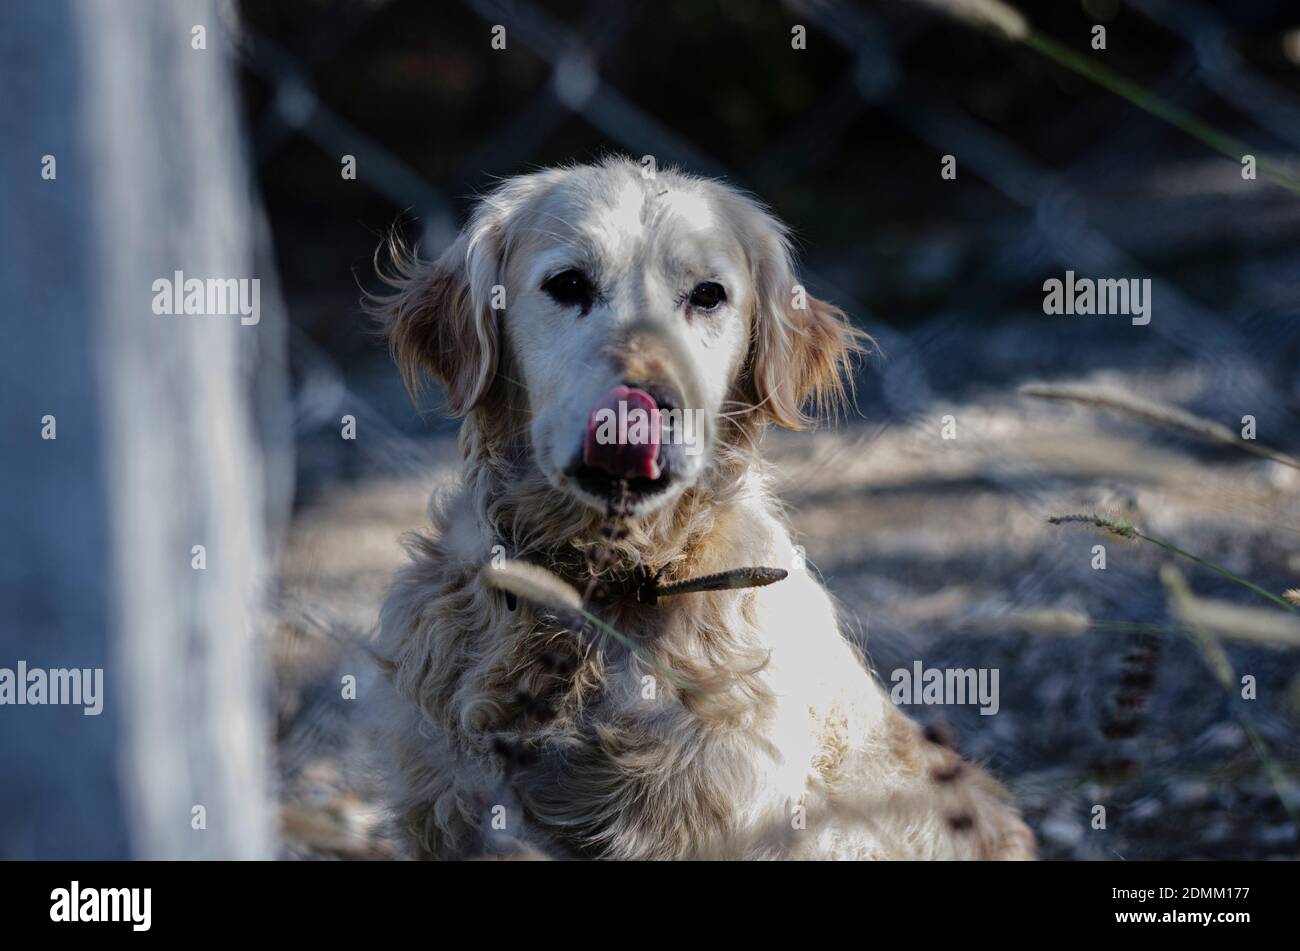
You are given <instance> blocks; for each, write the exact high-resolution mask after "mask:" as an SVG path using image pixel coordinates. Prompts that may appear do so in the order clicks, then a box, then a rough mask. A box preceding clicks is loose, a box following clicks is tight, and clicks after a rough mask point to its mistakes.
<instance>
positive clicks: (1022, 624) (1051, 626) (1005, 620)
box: [962, 608, 1092, 637]
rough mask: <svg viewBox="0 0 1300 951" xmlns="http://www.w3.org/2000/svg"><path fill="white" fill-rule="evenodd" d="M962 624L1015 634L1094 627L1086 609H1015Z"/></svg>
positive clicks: (1077, 631) (1071, 633) (1068, 632)
mask: <svg viewBox="0 0 1300 951" xmlns="http://www.w3.org/2000/svg"><path fill="white" fill-rule="evenodd" d="M962 627H963V628H964V629H966V630H968V631H976V632H997V633H1012V634H1035V635H1037V634H1045V635H1051V634H1056V635H1061V636H1064V637H1074V636H1076V635H1079V634H1083V633H1084V632H1085V631H1087V630H1088V628H1090V627H1092V618H1091V617H1089V616H1088V615H1087V614H1085V613H1084V612H1082V611H1066V610H1056V609H1050V608H1049V609H1044V610H1034V611H1012V612H1010V613H1008V614H1002V615H998V616H996V617H981V618H972V619H971V620H969V621H967V622H966V623H965V624H963V625H962Z"/></svg>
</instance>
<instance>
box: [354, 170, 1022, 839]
mask: <svg viewBox="0 0 1300 951" xmlns="http://www.w3.org/2000/svg"><path fill="white" fill-rule="evenodd" d="M392 250H393V253H394V254H395V255H396V261H397V264H396V267H395V273H389V274H386V275H385V276H386V279H387V281H388V283H389V284H390V285H391V286H392V288H393V293H392V294H391V295H388V296H385V297H383V298H380V299H377V300H375V301H372V305H373V310H374V312H375V313H376V314H377V315H378V316H379V317H380V319H381V321H382V323H383V327H384V330H385V332H386V334H387V336H388V339H389V342H390V345H391V349H392V353H393V356H394V358H395V361H396V363H397V365H398V367H399V368H400V370H401V373H402V375H403V378H404V379H405V381H406V383H407V385H408V388H410V389H411V390H412V391H413V393H417V392H418V390H419V389H420V386H421V383H422V382H423V381H424V380H425V379H426V378H431V379H432V380H433V381H436V382H437V383H438V384H439V385H441V386H442V387H444V388H445V390H446V393H447V399H448V403H449V407H450V412H451V413H453V414H455V415H457V416H463V417H464V422H463V424H462V427H461V431H460V447H461V450H462V452H463V455H464V460H465V473H464V485H463V487H461V488H459V489H458V490H457V491H456V492H455V493H453V494H451V495H450V496H449V497H446V498H435V499H434V500H433V501H432V502H431V505H430V513H431V519H432V522H433V525H432V531H431V532H430V533H429V534H427V535H425V534H421V535H412V536H408V549H409V553H410V556H411V562H410V563H409V564H408V565H407V566H406V567H405V568H403V569H402V570H401V572H400V574H399V576H398V577H397V579H396V581H395V583H394V585H393V587H392V589H391V591H390V593H389V595H388V597H387V599H386V601H385V603H384V606H383V609H382V613H381V619H380V636H379V645H380V650H381V654H382V656H383V657H384V658H385V660H384V665H385V667H386V671H387V673H388V675H389V676H388V677H387V678H386V682H387V683H389V684H391V695H390V696H389V697H388V709H387V713H386V717H385V723H386V731H387V733H388V745H387V747H386V750H387V751H386V754H385V755H386V757H387V762H388V765H389V766H390V767H391V774H392V805H393V811H394V815H395V818H396V820H397V824H398V826H399V827H400V829H401V831H402V834H403V835H404V837H405V839H406V841H407V843H408V845H409V846H410V849H411V851H412V853H413V854H414V855H416V856H418V857H424V858H455V857H477V856H485V855H493V854H525V855H540V856H548V857H553V858H573V857H582V858H615V859H649V858H699V857H730V858H751V857H752V858H880V859H884V858H1022V857H1031V856H1032V853H1033V839H1032V836H1031V835H1030V833H1029V831H1028V829H1027V828H1026V827H1025V825H1024V824H1023V823H1022V822H1021V820H1020V818H1019V817H1018V815H1017V814H1016V812H1015V810H1014V809H1013V808H1012V807H1011V806H1010V805H1008V803H1007V797H1006V796H1005V794H1004V793H1003V791H1002V790H1001V789H1000V787H999V786H998V785H997V784H996V783H995V782H994V781H993V780H992V779H990V778H989V777H988V776H987V775H985V774H984V773H983V772H982V771H980V770H979V769H977V768H976V767H974V766H971V765H969V764H964V763H963V762H961V760H960V759H959V758H958V757H957V755H956V754H955V753H953V752H952V751H951V750H950V749H948V748H946V747H945V746H944V745H942V744H940V743H937V742H932V741H930V740H928V739H927V738H926V736H925V735H924V734H923V732H922V731H921V730H920V728H919V727H917V726H916V724H914V723H913V722H912V721H911V720H909V719H908V718H907V717H905V716H904V715H903V714H902V713H901V712H900V711H899V710H898V709H897V708H896V707H895V706H894V705H893V704H891V703H890V702H889V700H888V698H887V697H886V695H885V692H884V690H883V689H882V687H881V686H880V684H879V683H878V681H877V680H876V679H875V677H874V676H873V674H872V673H871V672H870V671H869V670H868V668H867V667H866V666H865V664H864V663H863V661H862V658H861V656H860V655H859V654H858V652H857V651H855V650H854V648H853V647H852V646H851V645H850V644H849V643H848V642H847V641H846V640H845V639H844V637H843V636H842V634H841V632H840V627H839V624H838V622H837V618H836V611H835V608H834V606H833V605H832V601H831V599H830V597H829V596H828V595H827V593H826V591H825V590H824V589H823V588H822V587H821V585H820V584H819V583H818V582H817V580H816V579H815V578H814V576H813V575H812V574H811V573H810V572H809V571H807V570H804V569H803V567H802V565H801V564H800V563H799V559H797V557H796V549H795V547H794V545H793V543H792V541H791V537H790V533H789V530H788V529H787V527H786V525H785V524H784V521H783V519H782V515H781V510H780V505H779V503H778V502H777V500H776V499H775V498H774V497H773V495H772V493H771V491H770V489H769V483H770V478H771V476H770V472H769V469H768V467H767V466H766V465H765V463H764V461H763V458H762V455H761V453H760V442H761V439H762V435H763V432H764V430H765V428H766V427H767V426H768V424H769V423H776V424H778V425H781V426H785V427H789V428H796V429H797V428H803V427H805V426H807V425H808V424H810V423H812V422H813V421H814V420H815V419H816V418H817V417H818V416H820V415H821V414H822V412H823V411H824V410H825V409H827V408H828V407H830V406H831V405H832V404H834V403H835V402H836V401H837V400H839V399H840V398H841V397H843V395H844V392H843V387H844V379H845V373H846V370H847V369H848V362H849V360H850V358H851V357H852V355H853V354H854V352H855V351H857V350H858V349H859V339H860V337H861V335H860V334H859V333H858V332H857V331H855V330H854V329H853V328H852V327H851V325H850V324H849V323H848V322H847V321H846V319H845V316H844V314H843V312H842V311H840V310H839V309H838V308H836V307H834V306H831V305H829V304H827V303H824V302H822V301H820V300H817V299H815V298H813V297H811V296H809V295H808V294H807V293H806V292H805V291H804V289H803V288H802V287H801V286H800V285H799V284H798V282H797V279H796V277H795V273H794V270H793V264H792V258H791V251H790V245H789V241H788V239H787V235H786V231H785V229H784V228H783V227H782V226H781V225H780V224H779V223H778V222H777V221H776V220H774V219H773V217H772V216H771V215H770V214H769V213H768V212H767V211H766V210H765V209H764V208H763V207H762V206H761V205H760V204H758V203H757V202H756V201H754V200H753V199H751V198H749V197H747V196H745V195H743V194H741V193H739V192H738V191H736V190H734V189H732V188H730V187H728V186H726V185H723V184H720V183H718V182H716V181H710V180H706V179H702V178H697V177H694V176H691V175H687V174H683V173H680V172H676V171H665V170H658V171H656V170H655V169H654V168H653V166H652V165H649V164H636V163H633V162H632V161H629V160H626V159H606V160H604V161H601V162H599V163H597V164H593V165H580V166H570V167H563V168H555V169H550V170H546V171H541V172H538V173H535V174H529V175H523V176H520V177H517V178H513V179H510V180H508V181H506V182H505V183H504V184H502V185H501V186H500V187H498V188H497V189H496V190H495V191H493V192H492V193H491V194H489V195H488V196H487V197H485V198H484V199H483V200H482V201H481V202H479V204H478V205H477V207H476V210H475V211H474V213H473V215H472V217H471V219H470V221H469V223H468V224H467V225H466V227H465V229H464V231H463V232H462V234H461V235H460V236H459V238H458V239H457V240H456V241H455V243H454V244H452V246H451V247H450V248H449V249H448V250H447V251H446V252H445V253H444V254H443V255H442V256H441V257H440V258H439V260H438V261H437V262H436V263H433V264H431V265H429V264H423V263H420V262H418V261H416V260H414V259H413V258H412V257H410V256H409V255H406V254H405V253H403V252H402V251H401V249H400V248H394V249H392ZM616 414H618V419H619V422H618V424H617V425H616V426H614V427H613V428H612V429H608V428H607V429H604V430H603V432H604V438H600V437H601V433H602V427H603V425H604V424H605V423H607V422H610V421H611V419H612V418H613V417H614V416H615V415H616ZM633 416H635V417H637V419H636V420H634V425H628V426H624V425H623V424H624V422H626V419H625V418H624V417H633ZM635 424H640V436H639V438H634V435H635V434H634V430H635V429H636V426H635ZM502 558H506V559H511V560H513V561H524V562H530V563H532V564H533V565H536V566H540V567H542V568H544V569H546V570H547V571H548V572H550V573H551V574H553V575H555V576H557V577H558V578H560V579H563V580H564V581H565V582H567V583H568V584H570V585H572V586H573V587H574V588H576V589H578V590H580V591H582V592H583V593H584V596H585V597H586V599H587V600H586V602H585V603H586V606H587V607H589V608H590V612H589V615H590V616H594V617H598V619H599V620H600V621H601V622H602V623H601V625H594V624H590V623H585V622H584V621H583V620H582V618H581V617H579V618H578V620H577V622H576V623H575V620H574V618H575V617H577V616H576V615H573V614H569V615H565V614H563V613H556V612H555V611H552V610H550V609H549V608H548V607H547V606H546V605H545V604H540V605H539V604H537V603H532V602H530V601H527V600H520V601H518V602H515V601H514V600H513V599H512V598H511V597H510V596H509V595H506V594H503V592H502V591H501V590H498V588H497V587H495V586H494V585H493V584H492V583H491V579H490V577H489V573H490V571H491V570H492V566H493V564H494V563H495V562H497V561H499V560H500V559H502ZM751 566H755V567H771V568H784V569H786V570H788V576H787V577H786V578H785V579H784V580H781V581H778V582H776V583H774V584H769V585H767V586H764V587H742V588H728V589H724V590H713V589H710V590H704V591H698V592H696V593H688V594H678V595H676V596H674V597H664V598H661V599H655V598H653V597H651V598H644V597H641V596H639V592H640V593H644V587H643V586H644V584H645V582H646V578H647V577H657V578H658V580H659V582H660V583H661V584H668V583H671V582H673V581H676V580H680V579H684V578H697V577H699V576H705V575H710V574H712V573H716V572H727V571H731V570H733V569H737V568H747V567H751ZM629 579H630V580H629ZM543 600H544V599H543ZM614 635H617V636H614Z"/></svg>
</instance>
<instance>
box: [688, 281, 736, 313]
mask: <svg viewBox="0 0 1300 951" xmlns="http://www.w3.org/2000/svg"><path fill="white" fill-rule="evenodd" d="M726 299H727V292H726V291H725V290H723V289H722V285H721V284H715V283H714V282H713V281H705V282H704V283H703V284H696V285H695V290H693V291H691V297H690V301H691V306H692V307H697V308H699V309H700V310H713V308H715V307H717V306H718V305H719V304H721V303H722V302H723V301H724V300H726Z"/></svg>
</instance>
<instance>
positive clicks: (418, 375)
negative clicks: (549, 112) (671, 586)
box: [378, 159, 860, 515]
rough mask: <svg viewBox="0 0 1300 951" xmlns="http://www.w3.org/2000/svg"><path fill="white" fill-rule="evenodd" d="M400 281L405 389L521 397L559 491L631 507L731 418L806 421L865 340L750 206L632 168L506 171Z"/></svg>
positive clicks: (649, 496)
mask: <svg viewBox="0 0 1300 951" xmlns="http://www.w3.org/2000/svg"><path fill="white" fill-rule="evenodd" d="M392 283H393V284H394V286H395V287H396V293H395V294H394V295H393V296H392V297H389V298H386V299H384V300H383V301H382V302H381V304H380V306H379V308H378V312H379V315H380V317H381V319H382V320H383V322H384V326H385V329H386V332H387V335H388V338H389V342H390V345H391V348H392V352H393V356H394V359H395V360H396V362H397V364H398V367H399V368H400V369H401V372H402V375H403V377H404V379H405V380H406V383H407V385H408V387H409V388H410V389H412V390H413V391H417V390H418V389H419V385H420V382H421V381H422V379H423V378H424V377H425V376H428V377H431V378H432V379H434V380H435V381H437V382H438V383H439V384H441V385H442V386H443V387H445V388H446V390H447V394H448V399H449V406H450V410H451V412H453V413H455V414H457V415H464V414H471V413H474V414H488V418H490V416H491V414H494V413H495V414H500V413H501V412H502V411H503V408H502V407H501V406H497V405H494V394H497V395H500V394H501V393H503V392H504V388H506V387H513V388H514V389H515V391H517V392H518V391H521V392H522V394H523V395H524V396H523V398H524V401H525V403H526V409H525V423H524V425H523V426H522V427H520V435H521V436H522V437H523V438H525V439H526V441H527V443H528V447H529V449H530V456H531V460H532V463H533V464H535V465H536V466H537V468H538V469H539V470H540V471H541V473H542V474H543V475H544V476H545V477H546V479H547V480H548V481H549V482H550V484H551V485H552V486H553V487H554V488H555V489H557V490H559V491H560V492H563V493H566V494H568V495H569V496H571V497H574V498H576V499H578V500H581V501H582V502H584V503H586V504H587V505H590V506H592V507H596V508H599V509H602V510H604V509H607V508H608V507H609V506H610V504H611V496H613V495H619V496H620V497H621V498H622V500H623V508H624V510H625V511H626V512H628V513H630V514H632V515H644V514H647V513H649V512H651V511H653V510H655V509H656V508H659V507H661V506H664V505H665V504H667V503H668V502H670V501H671V500H673V499H675V498H676V497H678V496H679V495H680V494H681V493H682V492H683V491H684V490H685V489H687V488H688V487H689V486H691V485H692V484H694V483H696V482H697V481H698V480H699V479H700V478H701V476H702V475H703V474H704V473H705V472H707V471H708V469H709V467H710V465H711V464H712V463H713V462H714V460H715V458H716V453H717V444H718V442H719V440H720V439H725V438H726V434H727V433H732V432H736V431H737V428H736V427H735V426H734V425H727V423H728V422H734V421H735V420H737V419H742V418H744V419H747V420H748V421H750V422H753V423H758V424H761V423H765V422H768V421H772V422H776V423H778V424H780V425H782V426H787V427H790V428H801V427H803V426H805V425H807V424H808V423H809V422H811V421H812V419H813V418H815V415H809V413H808V410H809V409H810V408H811V409H812V411H813V414H817V413H819V412H820V411H821V410H822V409H824V408H826V407H827V406H828V404H831V403H834V402H835V401H837V400H838V399H839V398H840V397H842V396H843V380H844V377H843V371H844V369H845V365H846V362H847V360H848V358H849V356H850V355H851V353H852V352H853V351H854V350H856V349H857V339H858V337H859V336H860V335H859V334H858V333H857V332H856V331H855V330H853V328H852V327H851V326H850V325H849V324H848V323H847V321H846V320H845V318H844V314H843V312H842V311H840V310H839V309H838V308H836V307H833V306H831V305H829V304H826V303H824V302H822V301H820V300H817V299H815V298H813V297H812V296H810V295H808V294H807V293H806V292H805V291H804V289H803V288H802V286H800V285H799V283H798V281H797V279H796V277H795V275H794V271H793V266H792V262H791V254H790V247H789V242H788V240H787V237H786V232H785V229H784V228H783V227H782V226H781V225H780V224H779V223H778V222H777V221H775V220H774V219H773V218H772V217H771V216H770V215H769V214H768V213H767V212H766V211H765V210H764V209H763V208H762V207H761V206H760V205H759V204H758V203H757V202H755V201H753V200H752V199H750V198H748V197H747V196H745V195H742V194H740V193H739V192H737V191H735V190H734V189H731V188H729V187H727V186H725V185H722V184H719V183H717V182H713V181H708V180H704V179H699V178H695V177H692V176H688V175H685V174H681V173H677V172H671V171H662V170H661V171H659V172H657V173H652V172H651V171H650V170H649V169H648V168H643V167H642V166H639V165H636V164H634V163H632V162H630V161H627V160H622V159H619V160H608V161H605V162H602V163H600V164H598V165H589V166H578V167H569V168H560V169H552V170H548V171H544V172H539V173H536V174H532V175H525V176H520V177H518V178H514V179H511V180H510V181H507V182H506V183H505V184H504V185H502V186H501V187H499V188H498V189H496V190H495V191H494V192H492V193H491V194H489V195H488V196H486V197H485V198H484V199H483V200H482V201H481V202H480V203H479V204H478V206H477V208H476V209H475V211H474V213H473V215H472V217H471V219H470V221H469V223H468V224H467V225H466V226H465V229H464V231H463V232H462V233H461V234H460V236H459V237H458V238H457V240H456V241H455V242H454V243H453V244H452V245H451V247H450V248H448V249H447V251H446V252H445V253H444V254H443V255H442V256H441V257H440V258H439V259H438V261H437V262H436V263H434V264H432V265H416V264H410V265H408V267H407V268H406V269H405V270H404V272H403V273H402V274H401V275H400V276H399V277H398V278H397V279H396V280H393V281H392Z"/></svg>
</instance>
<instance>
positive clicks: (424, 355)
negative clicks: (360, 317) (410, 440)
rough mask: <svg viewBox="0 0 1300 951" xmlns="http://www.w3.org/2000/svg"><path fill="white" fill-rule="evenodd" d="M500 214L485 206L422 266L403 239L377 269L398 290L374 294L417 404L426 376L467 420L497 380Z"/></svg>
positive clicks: (372, 306) (393, 241)
mask: <svg viewBox="0 0 1300 951" xmlns="http://www.w3.org/2000/svg"><path fill="white" fill-rule="evenodd" d="M500 231H501V228H500V216H499V215H498V214H497V213H496V212H495V210H494V209H493V208H492V207H490V206H488V205H480V207H479V208H478V210H477V211H476V212H475V213H474V216H473V217H472V218H471V219H470V222H469V224H467V225H466V226H465V229H464V230H463V231H462V232H461V233H460V235H459V236H458V237H457V238H456V240H455V241H454V242H452V244H451V247H449V248H447V250H446V251H444V252H443V253H442V255H441V256H440V257H439V258H438V260H437V261H434V262H432V263H429V262H426V261H421V260H419V257H418V255H417V254H415V253H414V252H412V251H410V250H408V249H407V248H406V247H405V246H404V245H403V244H402V243H401V241H400V240H399V239H397V238H396V237H393V238H390V239H389V241H388V242H387V256H388V258H389V264H388V265H387V267H384V266H383V265H382V264H381V262H380V260H379V257H380V256H379V254H378V253H377V254H376V262H375V264H376V267H375V269H376V271H377V272H378V274H379V276H380V278H381V280H383V282H384V283H385V284H387V285H388V286H389V287H390V288H392V291H393V292H392V293H391V294H387V295H367V310H368V311H369V312H370V313H371V314H372V315H373V316H374V317H375V318H376V319H377V320H378V321H379V325H380V330H381V331H382V333H383V335H384V336H385V338H387V340H388V347H389V351H390V352H391V353H392V355H393V360H394V362H395V363H396V364H397V368H398V370H399V371H400V372H401V374H402V381H403V382H404V383H405V384H406V389H407V392H408V393H410V394H411V398H412V399H413V400H416V399H417V398H418V397H419V395H420V391H421V390H422V389H423V384H424V381H425V379H426V378H430V379H432V380H433V381H434V382H435V383H437V384H438V385H440V386H442V387H443V388H444V389H445V390H446V391H447V403H448V410H449V412H450V413H451V414H452V415H453V416H463V415H465V414H466V413H468V412H469V411H470V410H471V409H473V408H474V407H475V406H476V405H478V403H479V402H480V401H481V400H482V399H483V397H484V396H486V395H487V392H488V390H489V389H490V388H491V386H492V380H493V378H494V376H495V375H496V369H497V359H498V348H499V337H500V327H499V321H498V314H497V312H496V311H495V310H493V308H492V303H493V287H494V286H495V285H496V284H497V283H498V273H499V270H500V268H499V264H500V259H501V234H500Z"/></svg>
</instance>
